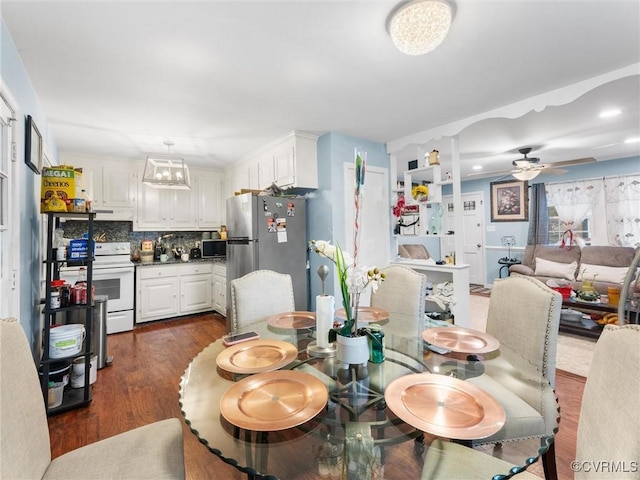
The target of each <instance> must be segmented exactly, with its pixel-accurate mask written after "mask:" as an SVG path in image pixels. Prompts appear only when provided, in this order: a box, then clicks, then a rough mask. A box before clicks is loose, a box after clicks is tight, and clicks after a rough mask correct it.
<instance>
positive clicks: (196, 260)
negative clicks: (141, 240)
mask: <svg viewBox="0 0 640 480" xmlns="http://www.w3.org/2000/svg"><path fill="white" fill-rule="evenodd" d="M205 262H210V263H224V262H226V260H225V259H224V258H192V259H190V260H189V261H188V262H183V261H182V260H179V259H177V258H171V259H169V260H167V261H166V262H161V261H160V260H154V261H153V262H151V263H142V262H133V264H134V265H135V266H136V267H154V266H158V265H177V264H186V263H205Z"/></svg>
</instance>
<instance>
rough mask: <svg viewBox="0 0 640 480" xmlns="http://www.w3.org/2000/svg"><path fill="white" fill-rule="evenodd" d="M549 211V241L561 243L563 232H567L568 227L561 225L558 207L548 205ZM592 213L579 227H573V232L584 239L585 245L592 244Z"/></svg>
mask: <svg viewBox="0 0 640 480" xmlns="http://www.w3.org/2000/svg"><path fill="white" fill-rule="evenodd" d="M548 213H549V243H550V244H554V243H560V241H561V239H562V234H563V233H564V232H565V230H566V228H565V227H564V226H561V225H560V223H561V222H560V216H559V215H558V211H557V210H556V207H553V206H551V207H548ZM591 223H592V222H591V214H589V215H588V216H587V218H585V219H584V220H583V221H582V222H580V225H579V226H578V227H577V228H574V229H573V234H574V235H575V236H577V237H579V238H582V240H584V242H585V245H591V228H590V226H591Z"/></svg>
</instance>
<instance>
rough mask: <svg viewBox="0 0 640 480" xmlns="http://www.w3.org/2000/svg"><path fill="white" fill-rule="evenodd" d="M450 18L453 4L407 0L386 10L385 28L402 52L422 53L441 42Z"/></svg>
mask: <svg viewBox="0 0 640 480" xmlns="http://www.w3.org/2000/svg"><path fill="white" fill-rule="evenodd" d="M452 18H453V7H452V4H451V3H449V2H447V1H445V0H410V1H406V2H402V3H400V4H398V5H397V6H396V7H395V8H394V10H393V11H392V12H391V13H390V14H389V17H388V18H387V31H388V32H389V35H390V36H391V40H392V41H393V44H394V45H395V46H396V48H397V49H398V50H400V51H401V52H402V53H405V54H407V55H424V54H425V53H429V52H430V51H432V50H433V49H435V48H436V47H437V46H438V45H440V44H441V43H442V41H443V40H444V39H445V37H446V36H447V33H449V27H450V26H451V20H452Z"/></svg>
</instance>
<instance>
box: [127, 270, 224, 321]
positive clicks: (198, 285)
mask: <svg viewBox="0 0 640 480" xmlns="http://www.w3.org/2000/svg"><path fill="white" fill-rule="evenodd" d="M136 285H137V288H136V293H137V299H136V300H137V302H136V323H142V322H150V321H152V320H161V319H164V318H171V317H177V316H180V315H189V314H192V313H198V312H206V311H209V310H212V309H213V265H212V264H211V263H210V262H196V263H187V264H175V265H157V266H156V265H154V266H138V267H137V268H136Z"/></svg>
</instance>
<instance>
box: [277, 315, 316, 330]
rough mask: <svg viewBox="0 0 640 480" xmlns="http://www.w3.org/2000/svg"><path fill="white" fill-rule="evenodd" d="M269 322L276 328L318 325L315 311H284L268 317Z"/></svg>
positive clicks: (296, 328) (298, 327)
mask: <svg viewBox="0 0 640 480" xmlns="http://www.w3.org/2000/svg"><path fill="white" fill-rule="evenodd" d="M267 324H268V325H271V326H272V327H276V328H288V329H294V330H298V329H302V328H311V327H315V326H316V314H315V313H313V312H284V313H278V314H277V315H273V316H271V317H269V318H268V319H267Z"/></svg>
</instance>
